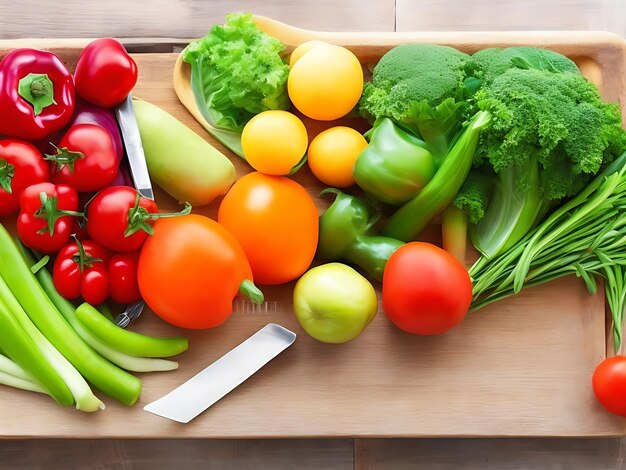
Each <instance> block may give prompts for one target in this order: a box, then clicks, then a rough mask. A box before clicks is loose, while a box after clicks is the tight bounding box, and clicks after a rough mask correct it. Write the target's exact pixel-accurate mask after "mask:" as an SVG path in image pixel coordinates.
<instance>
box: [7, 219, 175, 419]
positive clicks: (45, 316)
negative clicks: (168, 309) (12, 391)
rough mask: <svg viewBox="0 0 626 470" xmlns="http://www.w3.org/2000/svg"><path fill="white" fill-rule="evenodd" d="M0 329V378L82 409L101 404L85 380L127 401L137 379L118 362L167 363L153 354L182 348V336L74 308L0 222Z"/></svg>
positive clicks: (133, 397) (169, 365)
mask: <svg viewBox="0 0 626 470" xmlns="http://www.w3.org/2000/svg"><path fill="white" fill-rule="evenodd" d="M31 267H32V269H31ZM33 271H36V273H35V274H34V273H33ZM0 331H2V334H1V335H0V383H3V384H6V385H9V386H12V387H18V388H22V389H25V390H31V391H35V392H41V393H47V394H49V395H50V396H51V397H52V398H54V399H55V400H56V401H57V402H58V403H59V404H61V405H63V406H71V405H73V404H74V405H75V406H76V408H77V409H78V410H81V411H87V412H92V411H97V410H98V409H103V408H104V404H103V403H102V402H101V401H100V399H99V398H97V397H96V396H95V395H94V394H93V392H92V390H91V388H90V386H89V384H88V382H89V383H91V384H93V385H94V386H95V387H97V388H98V389H99V390H101V391H102V392H104V393H105V394H106V395H108V396H110V397H112V398H114V399H116V400H118V401H120V402H121V403H123V404H125V405H129V406H130V405H133V404H134V403H135V402H136V401H137V399H138V398H139V394H140V392H141V381H140V380H139V379H138V378H136V377H134V376H133V375H131V374H129V373H128V372H126V371H124V370H122V368H123V369H126V370H129V371H136V372H149V371H165V370H172V369H175V368H177V367H178V364H177V363H176V362H173V361H169V360H164V359H158V358H161V357H168V356H173V355H176V354H180V353H181V352H183V351H185V350H186V349H187V340H186V339H185V338H180V337H179V338H152V337H148V336H144V335H140V334H137V333H133V332H130V331H126V330H123V329H121V328H119V327H117V326H115V325H114V324H113V323H111V322H110V321H109V320H107V319H105V318H104V317H103V316H102V315H101V314H100V313H99V312H98V311H97V310H96V309H95V308H93V307H92V306H90V305H89V304H83V305H81V306H80V307H78V309H76V307H75V306H74V305H73V304H72V303H70V302H69V301H67V300H65V299H64V298H63V297H62V296H61V295H60V294H59V293H58V292H57V291H56V289H55V287H54V282H53V280H52V276H51V275H50V273H49V272H48V271H47V270H46V269H45V268H44V267H42V263H36V262H35V259H34V257H33V255H32V254H31V253H30V252H29V251H27V250H26V249H25V248H24V247H23V246H21V247H18V245H17V244H16V243H15V241H14V240H13V239H12V238H11V235H10V234H9V232H8V231H7V230H6V229H5V228H4V226H2V225H0ZM154 358H157V359H154Z"/></svg>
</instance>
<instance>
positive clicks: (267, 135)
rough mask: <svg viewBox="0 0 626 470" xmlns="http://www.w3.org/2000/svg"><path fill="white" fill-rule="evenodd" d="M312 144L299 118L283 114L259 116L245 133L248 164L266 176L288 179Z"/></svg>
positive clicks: (248, 125)
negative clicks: (283, 176) (282, 176)
mask: <svg viewBox="0 0 626 470" xmlns="http://www.w3.org/2000/svg"><path fill="white" fill-rule="evenodd" d="M308 142H309V139H308V137H307V132H306V127H304V124H302V121H301V120H300V119H299V118H298V116H295V115H293V114H291V113H288V112H287V111H280V110H275V111H265V112H262V113H260V114H257V115H256V116H254V117H253V118H252V119H250V121H249V122H248V123H247V124H246V127H244V128H243V132H242V133H241V147H242V148H243V153H244V155H245V157H246V160H247V161H248V163H249V164H250V166H251V167H252V168H254V169H255V170H257V171H260V172H261V173H265V174H266V175H288V174H289V173H290V172H291V169H292V168H293V167H294V166H296V165H297V164H298V162H299V161H300V160H302V157H304V154H305V152H306V147H307V145H308Z"/></svg>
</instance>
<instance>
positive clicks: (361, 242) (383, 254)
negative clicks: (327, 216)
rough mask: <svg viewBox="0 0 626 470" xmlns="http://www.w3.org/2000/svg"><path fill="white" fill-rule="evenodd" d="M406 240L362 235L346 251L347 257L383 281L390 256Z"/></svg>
mask: <svg viewBox="0 0 626 470" xmlns="http://www.w3.org/2000/svg"><path fill="white" fill-rule="evenodd" d="M402 245H404V242H401V241H399V240H396V239H394V238H390V237H383V236H379V235H361V236H359V237H358V238H357V240H356V242H355V243H353V244H352V245H350V246H349V247H348V249H347V250H346V252H345V253H344V256H345V259H346V260H347V261H350V262H351V263H353V264H356V265H357V266H359V267H361V268H362V269H364V270H365V271H366V272H367V273H368V274H369V275H370V276H372V277H373V278H374V279H376V280H377V281H380V282H382V281H383V273H384V272H385V266H386V265H387V261H388V260H389V257H390V256H391V255H392V254H393V253H394V252H395V251H396V250H397V249H398V248H400V247H401V246H402Z"/></svg>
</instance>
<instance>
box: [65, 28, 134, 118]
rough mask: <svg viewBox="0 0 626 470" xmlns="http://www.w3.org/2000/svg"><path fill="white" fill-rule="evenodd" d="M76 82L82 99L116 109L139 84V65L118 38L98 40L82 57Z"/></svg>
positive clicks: (75, 75) (76, 73)
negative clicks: (136, 84)
mask: <svg viewBox="0 0 626 470" xmlns="http://www.w3.org/2000/svg"><path fill="white" fill-rule="evenodd" d="M74 81H75V84H76V93H78V95H79V96H80V97H81V98H83V99H85V100H87V101H89V102H90V103H93V104H96V105H98V106H102V107H105V108H112V107H113V106H115V105H118V104H119V103H121V102H122V101H123V100H124V98H126V97H127V96H128V94H129V93H130V91H131V90H132V89H133V87H134V86H135V83H137V64H136V63H135V61H134V60H133V59H132V57H130V56H129V55H128V52H126V49H125V48H124V46H123V45H122V44H120V43H119V42H118V41H116V40H115V39H112V38H102V39H96V40H95V41H93V42H91V43H89V44H88V45H87V47H85V49H83V52H82V53H81V54H80V57H79V58H78V63H77V64H76V72H75V73H74Z"/></svg>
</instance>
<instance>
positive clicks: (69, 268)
mask: <svg viewBox="0 0 626 470" xmlns="http://www.w3.org/2000/svg"><path fill="white" fill-rule="evenodd" d="M110 256H111V255H110V253H109V251H108V250H107V249H105V248H103V247H101V246H100V245H98V244H97V243H94V242H93V241H91V240H83V241H82V242H80V241H78V240H75V241H73V242H71V243H69V244H67V245H65V247H63V248H62V249H61V251H59V253H58V255H57V257H56V260H55V261H54V268H53V270H52V277H53V279H54V287H56V289H57V291H59V294H61V295H62V296H63V297H65V298H66V299H70V300H74V299H77V298H79V297H82V298H83V300H84V301H85V302H88V303H90V304H91V305H94V306H98V305H100V304H101V303H102V302H104V301H105V300H106V299H107V297H108V296H109V272H108V270H107V262H108V260H109V257H110Z"/></svg>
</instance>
